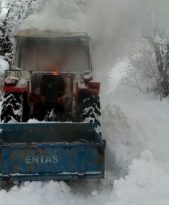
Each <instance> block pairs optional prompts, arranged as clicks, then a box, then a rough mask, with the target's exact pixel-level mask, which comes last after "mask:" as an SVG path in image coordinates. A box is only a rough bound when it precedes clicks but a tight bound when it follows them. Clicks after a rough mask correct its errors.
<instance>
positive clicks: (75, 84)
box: [1, 30, 101, 126]
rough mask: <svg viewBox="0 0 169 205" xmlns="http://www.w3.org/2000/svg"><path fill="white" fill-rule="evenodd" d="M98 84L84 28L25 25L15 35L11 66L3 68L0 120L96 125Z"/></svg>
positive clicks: (98, 110)
mask: <svg viewBox="0 0 169 205" xmlns="http://www.w3.org/2000/svg"><path fill="white" fill-rule="evenodd" d="M99 89H100V83H99V82H95V81H93V77H92V64H91V54H90V39H89V37H88V35H87V34H86V33H60V32H59V33H58V32H49V31H35V30H33V31H32V30H24V31H21V32H19V33H18V34H17V36H16V45H15V51H14V61H13V66H12V68H11V70H8V71H6V72H5V79H4V86H3V93H4V95H3V103H2V113H1V121H2V122H5V123H7V122H11V121H12V122H27V121H28V120H29V119H37V120H38V121H60V122H66V121H72V122H96V123H97V125H98V126H100V115H101V112H100V102H99Z"/></svg>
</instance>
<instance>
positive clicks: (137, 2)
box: [20, 0, 169, 72]
mask: <svg viewBox="0 0 169 205" xmlns="http://www.w3.org/2000/svg"><path fill="white" fill-rule="evenodd" d="M42 1H44V0H42ZM168 8H169V1H168V0H160V1H159V0H120V1H119V0H104V1H103V0H49V1H44V6H43V8H42V10H41V12H39V13H38V14H34V15H32V16H29V17H28V18H27V19H26V20H25V21H24V22H23V24H22V25H21V26H20V29H25V28H36V29H40V30H57V31H58V30H59V31H62V30H63V31H84V32H88V33H89V35H90V36H91V37H92V42H93V61H94V67H95V70H98V71H102V70H104V71H105V70H106V72H108V71H110V70H111V69H112V67H113V65H114V64H115V63H117V61H118V60H119V58H123V56H125V55H126V53H127V50H128V48H129V47H130V49H131V47H132V46H133V45H134V43H135V41H137V37H138V36H142V35H144V34H148V35H152V34H153V32H154V30H156V29H159V30H162V29H163V30H164V29H166V28H168V27H169V22H168V17H169V12H168Z"/></svg>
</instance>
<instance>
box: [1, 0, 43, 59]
mask: <svg viewBox="0 0 169 205" xmlns="http://www.w3.org/2000/svg"><path fill="white" fill-rule="evenodd" d="M40 3H41V0H3V1H2V2H1V5H0V55H3V56H5V58H6V59H7V60H8V61H9V62H10V60H11V54H12V45H13V35H14V33H15V30H16V28H17V27H18V25H19V24H20V23H21V22H22V21H23V20H24V19H25V18H26V17H28V16H29V15H30V14H32V13H34V12H37V11H38V10H39V9H40Z"/></svg>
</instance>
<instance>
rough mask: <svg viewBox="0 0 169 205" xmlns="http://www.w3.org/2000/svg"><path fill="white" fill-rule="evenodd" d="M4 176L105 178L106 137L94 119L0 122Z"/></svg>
mask: <svg viewBox="0 0 169 205" xmlns="http://www.w3.org/2000/svg"><path fill="white" fill-rule="evenodd" d="M0 129H1V133H0V180H1V181H3V180H11V181H45V180H73V179H79V178H104V149H105V141H104V140H102V138H101V134H100V133H97V132H96V125H95V124H94V123H56V122H54V123H52V122H51V123H18V124H10V123H8V124H5V123H4V124H3V123H2V124H0Z"/></svg>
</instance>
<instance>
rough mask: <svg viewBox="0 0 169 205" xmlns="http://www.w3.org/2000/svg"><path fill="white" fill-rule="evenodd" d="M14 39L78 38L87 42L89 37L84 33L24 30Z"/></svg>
mask: <svg viewBox="0 0 169 205" xmlns="http://www.w3.org/2000/svg"><path fill="white" fill-rule="evenodd" d="M15 37H16V38H79V39H81V40H87V41H89V36H88V34H87V33H85V32H64V31H51V30H36V29H26V30H21V31H18V32H17V33H16V34H15Z"/></svg>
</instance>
